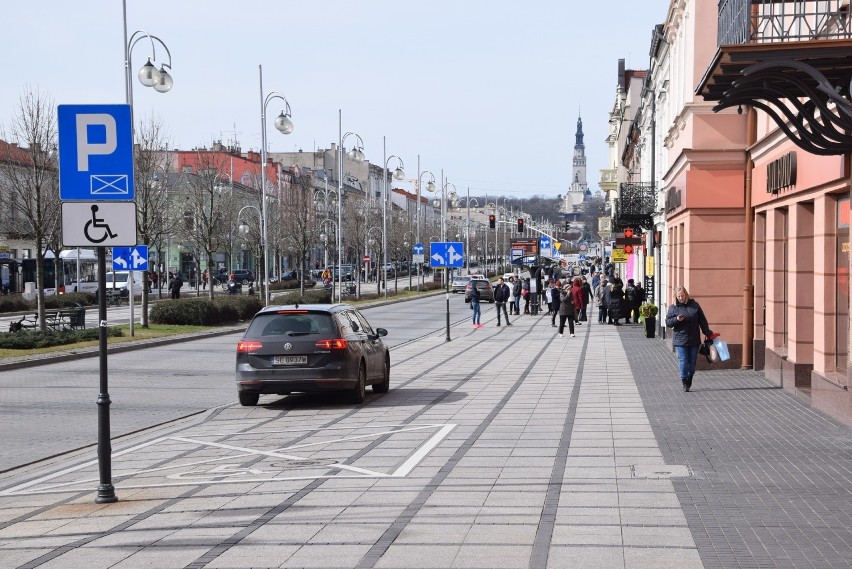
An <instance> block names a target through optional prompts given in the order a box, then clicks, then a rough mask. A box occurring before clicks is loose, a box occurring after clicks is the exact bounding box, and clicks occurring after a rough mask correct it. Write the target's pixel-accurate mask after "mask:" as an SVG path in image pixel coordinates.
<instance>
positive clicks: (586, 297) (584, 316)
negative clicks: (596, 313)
mask: <svg viewBox="0 0 852 569" xmlns="http://www.w3.org/2000/svg"><path fill="white" fill-rule="evenodd" d="M581 288H582V289H583V310H582V312H580V322H587V321H588V320H589V315H588V310H587V309H588V306H589V303H590V302H591V301H592V296H593V295H592V286H591V285H590V284H589V279H587V278H584V279H583V282H582V284H581Z"/></svg>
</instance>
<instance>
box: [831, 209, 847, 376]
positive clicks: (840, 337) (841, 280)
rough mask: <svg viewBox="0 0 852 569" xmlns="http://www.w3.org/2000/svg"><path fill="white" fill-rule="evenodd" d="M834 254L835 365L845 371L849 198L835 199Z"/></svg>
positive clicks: (838, 369) (839, 369)
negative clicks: (835, 233)
mask: <svg viewBox="0 0 852 569" xmlns="http://www.w3.org/2000/svg"><path fill="white" fill-rule="evenodd" d="M834 256H835V261H836V267H837V286H836V287H835V290H836V291H837V292H836V294H837V297H836V298H835V303H836V304H835V306H836V307H837V310H836V313H837V316H836V318H835V338H836V341H837V345H836V347H835V354H836V355H835V367H836V368H837V371H840V372H842V373H846V369H847V362H848V360H849V349H848V346H849V198H843V199H841V200H838V201H837V245H836V249H835V255H834Z"/></svg>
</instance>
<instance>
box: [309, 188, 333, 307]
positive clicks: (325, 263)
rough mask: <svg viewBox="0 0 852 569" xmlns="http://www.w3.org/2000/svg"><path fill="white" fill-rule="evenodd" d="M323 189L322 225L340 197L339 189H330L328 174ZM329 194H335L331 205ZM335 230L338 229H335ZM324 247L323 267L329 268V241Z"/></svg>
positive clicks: (324, 243) (327, 219)
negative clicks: (338, 194)
mask: <svg viewBox="0 0 852 569" xmlns="http://www.w3.org/2000/svg"><path fill="white" fill-rule="evenodd" d="M321 191H322V193H323V205H322V208H323V215H324V217H325V219H324V220H323V222H322V223H321V224H320V227H322V225H323V224H324V223H325V222H326V221H329V218H328V212H329V211H330V210H331V208H332V207H334V208H335V209H337V204H336V203H335V202H337V200H338V199H339V198H338V196H337V190H334V189H329V187H328V176H326V177H325V189H323V190H321ZM329 194H331V195H333V196H334V199H333V200H332V203H331V206H329V203H328V196H329ZM318 195H319V192H318V193H317V196H318ZM314 201H317V200H316V197H315V198H314ZM331 221H332V223H334V225H335V227H337V223H336V222H334V221H333V220H331ZM335 231H336V229H335ZM323 249H324V256H323V269H325V268H328V243H326V242H323ZM332 280H334V279H333V275H332ZM332 296H333V295H332Z"/></svg>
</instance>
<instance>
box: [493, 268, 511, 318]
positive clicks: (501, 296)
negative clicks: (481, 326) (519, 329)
mask: <svg viewBox="0 0 852 569" xmlns="http://www.w3.org/2000/svg"><path fill="white" fill-rule="evenodd" d="M507 302H509V285H507V284H506V283H505V282H503V277H500V279H499V280H498V281H497V286H495V287H494V303H495V304H496V305H497V326H499V325H500V312H501V311H502V312H503V315H504V316H505V317H506V326H511V324H510V323H509V313H508V312H507V311H506V303H507Z"/></svg>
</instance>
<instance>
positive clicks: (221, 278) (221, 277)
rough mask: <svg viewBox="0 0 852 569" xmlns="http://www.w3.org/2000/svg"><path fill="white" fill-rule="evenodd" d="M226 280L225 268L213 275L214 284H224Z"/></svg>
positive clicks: (226, 272)
mask: <svg viewBox="0 0 852 569" xmlns="http://www.w3.org/2000/svg"><path fill="white" fill-rule="evenodd" d="M226 282H228V271H226V270H225V269H222V270H221V271H220V272H219V274H217V275H213V284H214V285H221V284H225V283H226Z"/></svg>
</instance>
